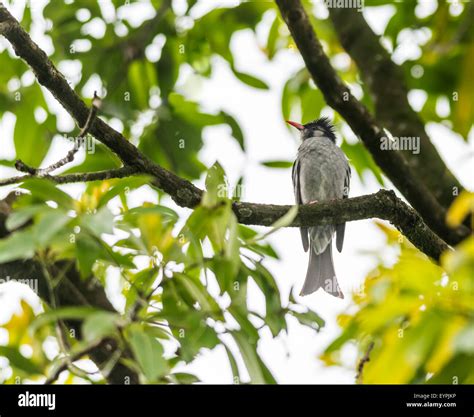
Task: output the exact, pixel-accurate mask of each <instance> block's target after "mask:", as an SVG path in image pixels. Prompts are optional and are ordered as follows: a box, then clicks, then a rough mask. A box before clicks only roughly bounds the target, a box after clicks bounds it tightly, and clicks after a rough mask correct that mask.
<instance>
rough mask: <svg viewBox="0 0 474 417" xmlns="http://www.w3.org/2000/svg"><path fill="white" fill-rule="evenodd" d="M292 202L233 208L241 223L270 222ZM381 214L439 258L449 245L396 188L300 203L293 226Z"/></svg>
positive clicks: (270, 223) (327, 222) (285, 210)
mask: <svg viewBox="0 0 474 417" xmlns="http://www.w3.org/2000/svg"><path fill="white" fill-rule="evenodd" d="M290 208H291V206H277V205H271V204H254V203H234V212H235V213H236V215H237V218H238V220H239V222H240V223H243V224H248V225H260V226H270V225H272V224H273V223H274V222H275V221H277V220H278V219H279V218H281V217H282V216H283V215H284V214H285V213H287V212H288V210H289V209H290ZM371 218H378V219H381V220H387V221H389V222H390V223H392V224H393V225H394V226H396V227H397V229H398V230H400V232H402V233H403V234H404V235H405V236H406V237H407V238H408V239H409V240H410V242H411V243H412V244H413V245H415V246H416V247H417V248H418V249H419V250H420V251H422V252H424V253H425V254H426V255H428V256H430V257H431V258H433V259H436V260H439V258H440V256H441V254H442V253H443V252H444V251H446V250H448V249H449V246H448V245H447V244H446V243H445V242H444V241H443V240H442V239H440V238H439V237H438V236H437V235H436V234H435V233H434V232H433V231H432V230H431V229H430V228H429V227H428V226H427V225H426V224H425V222H424V221H423V219H422V218H421V216H420V215H419V214H418V213H417V212H416V211H415V210H414V209H413V208H411V207H410V206H409V205H407V204H405V203H404V202H403V201H402V200H400V199H399V198H398V197H397V196H396V195H395V193H394V192H393V191H388V190H380V191H378V192H377V193H375V194H369V195H364V196H361V197H354V198H347V199H341V200H333V201H327V202H320V203H317V204H305V205H303V206H300V207H299V212H298V215H297V216H296V218H295V220H294V222H293V223H292V224H291V225H290V226H291V227H300V226H315V225H324V224H340V223H344V222H349V221H353V220H363V219H371Z"/></svg>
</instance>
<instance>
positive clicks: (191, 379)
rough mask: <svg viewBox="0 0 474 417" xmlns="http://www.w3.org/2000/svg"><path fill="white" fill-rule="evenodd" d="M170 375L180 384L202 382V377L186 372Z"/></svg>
mask: <svg viewBox="0 0 474 417" xmlns="http://www.w3.org/2000/svg"><path fill="white" fill-rule="evenodd" d="M170 377H171V378H172V379H174V380H175V381H176V382H177V383H178V384H186V385H190V384H195V383H197V382H201V381H200V379H199V378H198V377H197V376H196V375H193V374H188V373H185V372H176V373H174V374H171V375H170Z"/></svg>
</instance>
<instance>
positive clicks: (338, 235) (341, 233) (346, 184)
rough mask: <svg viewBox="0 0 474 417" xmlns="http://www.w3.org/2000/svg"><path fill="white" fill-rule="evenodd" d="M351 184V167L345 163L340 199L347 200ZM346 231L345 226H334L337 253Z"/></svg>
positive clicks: (340, 248)
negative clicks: (342, 191) (342, 189)
mask: <svg viewBox="0 0 474 417" xmlns="http://www.w3.org/2000/svg"><path fill="white" fill-rule="evenodd" d="M350 183H351V167H350V165H349V164H348V163H347V166H346V176H345V177H344V194H343V196H342V198H347V197H348V196H349V187H350ZM345 230H346V224H345V223H342V224H338V225H337V226H336V248H337V250H338V251H339V252H341V251H342V245H343V243H344V232H345Z"/></svg>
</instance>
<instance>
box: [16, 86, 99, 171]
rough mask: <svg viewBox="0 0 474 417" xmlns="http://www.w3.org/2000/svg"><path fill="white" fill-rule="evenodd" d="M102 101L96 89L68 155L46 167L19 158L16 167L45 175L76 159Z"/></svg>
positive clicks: (19, 169)
mask: <svg viewBox="0 0 474 417" xmlns="http://www.w3.org/2000/svg"><path fill="white" fill-rule="evenodd" d="M100 103H101V101H100V98H99V97H98V96H97V93H96V92H95V91H94V98H93V100H92V106H91V108H90V111H89V115H88V116H87V120H86V123H85V124H84V126H83V127H82V128H81V130H80V132H79V135H78V136H77V138H75V139H74V147H73V148H72V149H71V150H70V151H69V152H68V153H67V155H66V156H65V157H64V158H62V159H60V160H59V161H57V162H55V163H54V164H51V165H50V166H48V167H46V168H33V167H30V166H29V165H27V164H26V163H24V162H23V161H22V160H21V159H17V160H16V161H15V168H16V169H17V170H18V171H21V172H25V173H27V174H30V175H33V176H37V177H45V176H47V175H48V174H50V173H51V172H53V171H56V170H57V169H59V168H61V167H63V166H64V165H66V164H68V163H70V162H72V161H74V157H75V156H76V153H77V152H78V151H79V149H80V148H81V145H82V143H83V141H84V139H85V137H86V136H87V134H88V133H89V130H90V128H91V126H92V123H93V121H94V119H95V116H96V115H97V110H98V109H99V106H100Z"/></svg>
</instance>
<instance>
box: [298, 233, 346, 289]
mask: <svg viewBox="0 0 474 417" xmlns="http://www.w3.org/2000/svg"><path fill="white" fill-rule="evenodd" d="M331 247H332V242H330V243H329V245H328V246H327V248H326V249H325V250H324V252H322V253H320V254H319V255H317V254H316V253H315V252H314V250H313V248H312V247H311V245H310V250H309V262H308V270H307V272H306V279H305V281H304V285H303V289H302V290H301V293H300V295H308V294H311V293H313V292H315V291H316V290H318V289H319V288H322V289H323V290H324V291H326V292H327V293H328V294H331V295H333V296H334V297H339V298H344V294H343V293H342V291H341V289H340V288H339V284H338V282H337V278H336V272H335V271H334V263H333V260H332V248H331Z"/></svg>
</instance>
